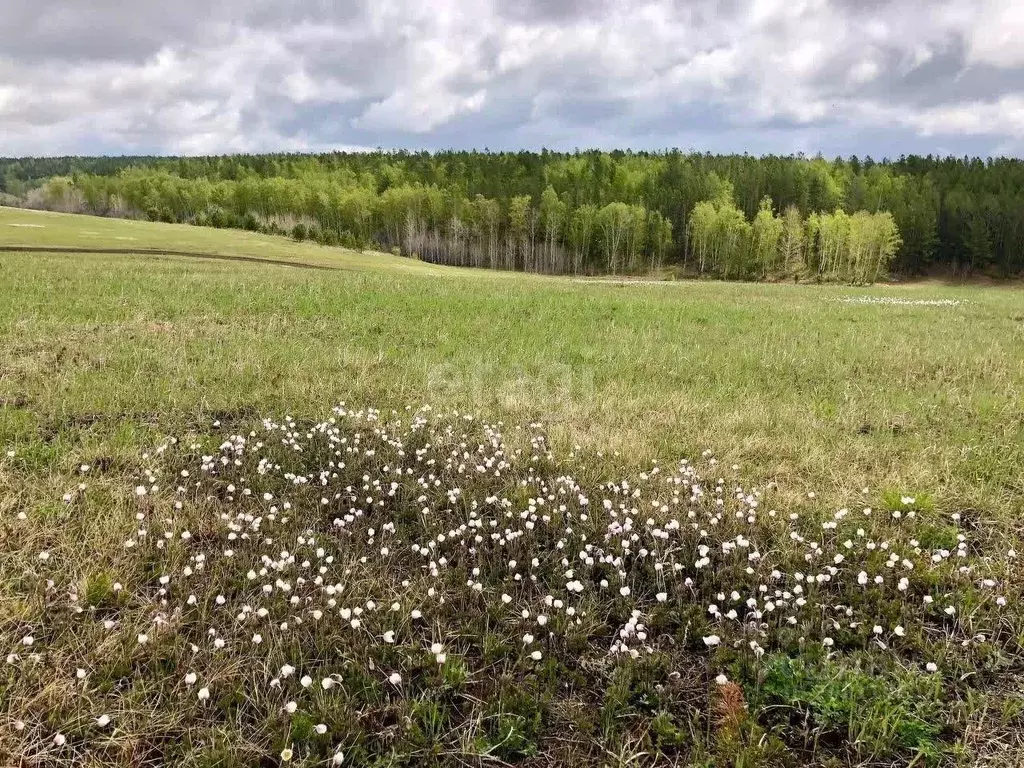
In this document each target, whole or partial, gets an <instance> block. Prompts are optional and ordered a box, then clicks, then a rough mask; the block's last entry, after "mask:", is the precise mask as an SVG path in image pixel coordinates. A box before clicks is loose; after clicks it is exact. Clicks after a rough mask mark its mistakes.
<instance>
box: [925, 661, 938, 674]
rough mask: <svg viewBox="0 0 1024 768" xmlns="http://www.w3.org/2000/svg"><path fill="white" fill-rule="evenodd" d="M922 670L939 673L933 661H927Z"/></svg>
mask: <svg viewBox="0 0 1024 768" xmlns="http://www.w3.org/2000/svg"><path fill="white" fill-rule="evenodd" d="M924 668H925V669H927V670H928V671H929V672H938V671H939V668H938V666H937V665H936V664H935V662H933V661H929V662H928V663H927V664H925V665H924Z"/></svg>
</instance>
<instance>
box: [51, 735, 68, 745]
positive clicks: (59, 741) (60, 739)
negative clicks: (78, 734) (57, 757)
mask: <svg viewBox="0 0 1024 768" xmlns="http://www.w3.org/2000/svg"><path fill="white" fill-rule="evenodd" d="M65 742H67V737H66V736H65V735H64V734H63V733H58V734H57V735H55V736H54V737H53V743H54V744H56V745H57V746H58V747H63V746H64V744H65Z"/></svg>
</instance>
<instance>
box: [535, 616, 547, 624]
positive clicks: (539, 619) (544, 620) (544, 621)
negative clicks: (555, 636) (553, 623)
mask: <svg viewBox="0 0 1024 768" xmlns="http://www.w3.org/2000/svg"><path fill="white" fill-rule="evenodd" d="M537 623H538V624H539V625H540V626H542V627H543V626H544V625H545V624H547V623H548V617H547V616H545V615H544V614H541V615H540V616H538V617H537Z"/></svg>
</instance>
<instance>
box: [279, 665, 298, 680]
mask: <svg viewBox="0 0 1024 768" xmlns="http://www.w3.org/2000/svg"><path fill="white" fill-rule="evenodd" d="M293 674H295V667H293V666H292V665H291V664H285V665H284V666H283V667H281V677H290V676H291V675H293Z"/></svg>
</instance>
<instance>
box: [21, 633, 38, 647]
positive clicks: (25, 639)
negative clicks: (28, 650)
mask: <svg viewBox="0 0 1024 768" xmlns="http://www.w3.org/2000/svg"><path fill="white" fill-rule="evenodd" d="M35 641H36V639H35V638H34V637H32V635H25V636H24V637H23V638H21V644H22V645H24V646H26V647H28V646H30V645H32V643H34V642H35Z"/></svg>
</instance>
